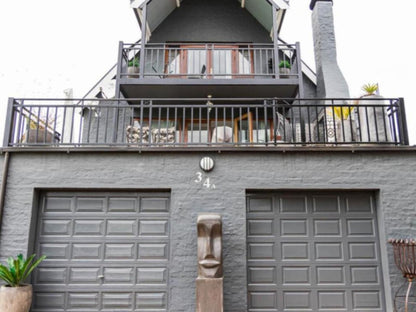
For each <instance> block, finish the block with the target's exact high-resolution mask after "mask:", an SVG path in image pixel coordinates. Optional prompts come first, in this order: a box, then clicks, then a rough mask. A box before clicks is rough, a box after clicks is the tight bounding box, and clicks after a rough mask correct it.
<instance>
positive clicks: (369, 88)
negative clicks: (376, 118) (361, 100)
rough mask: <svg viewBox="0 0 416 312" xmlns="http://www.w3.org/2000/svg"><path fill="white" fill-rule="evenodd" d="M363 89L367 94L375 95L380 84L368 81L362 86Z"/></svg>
mask: <svg viewBox="0 0 416 312" xmlns="http://www.w3.org/2000/svg"><path fill="white" fill-rule="evenodd" d="M361 90H363V91H364V92H366V94H367V95H373V94H374V93H376V91H377V90H378V84H376V83H367V84H365V85H363V86H362V87H361Z"/></svg>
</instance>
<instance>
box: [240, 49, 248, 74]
mask: <svg viewBox="0 0 416 312" xmlns="http://www.w3.org/2000/svg"><path fill="white" fill-rule="evenodd" d="M238 73H239V74H251V57H250V52H249V51H248V50H240V51H238Z"/></svg>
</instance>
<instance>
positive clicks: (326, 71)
mask: <svg viewBox="0 0 416 312" xmlns="http://www.w3.org/2000/svg"><path fill="white" fill-rule="evenodd" d="M310 8H311V10H312V28H313V39H314V47H315V63H316V74H317V89H318V90H317V91H318V92H317V95H318V97H321V98H348V97H349V90H348V84H347V82H346V80H345V78H344V75H343V74H342V72H341V69H340V68H339V66H338V62H337V49H336V44H335V31H334V15H333V12H332V0H312V1H311V4H310Z"/></svg>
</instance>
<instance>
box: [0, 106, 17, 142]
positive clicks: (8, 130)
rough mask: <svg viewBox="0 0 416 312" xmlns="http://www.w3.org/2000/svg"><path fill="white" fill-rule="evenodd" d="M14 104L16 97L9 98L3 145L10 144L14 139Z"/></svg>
mask: <svg viewBox="0 0 416 312" xmlns="http://www.w3.org/2000/svg"><path fill="white" fill-rule="evenodd" d="M13 104H14V98H9V100H8V102H7V112H6V128H5V129H4V137H3V147H7V146H9V143H12V142H11V139H12V137H11V136H12V132H13V131H12V129H13V127H14V126H15V124H14V122H13V120H12V119H13Z"/></svg>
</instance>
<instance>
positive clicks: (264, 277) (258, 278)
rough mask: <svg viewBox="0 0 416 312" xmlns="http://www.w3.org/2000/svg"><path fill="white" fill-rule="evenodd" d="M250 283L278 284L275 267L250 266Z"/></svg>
mask: <svg viewBox="0 0 416 312" xmlns="http://www.w3.org/2000/svg"><path fill="white" fill-rule="evenodd" d="M247 278H248V283H249V285H255V284H256V285H272V286H273V285H276V284H277V273H276V268H275V267H270V266H269V267H267V266H266V267H260V266H259V267H250V268H249V269H248V276H247Z"/></svg>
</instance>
